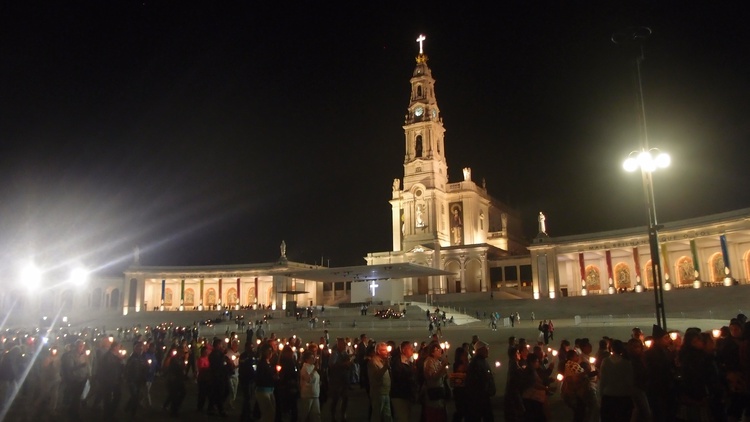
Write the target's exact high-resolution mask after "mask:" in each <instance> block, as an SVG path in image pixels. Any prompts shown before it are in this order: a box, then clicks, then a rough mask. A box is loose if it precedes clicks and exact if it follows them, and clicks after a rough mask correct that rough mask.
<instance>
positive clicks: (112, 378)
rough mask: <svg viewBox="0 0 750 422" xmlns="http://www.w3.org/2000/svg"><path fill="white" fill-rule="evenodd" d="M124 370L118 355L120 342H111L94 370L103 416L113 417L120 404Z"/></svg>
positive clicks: (120, 356)
mask: <svg viewBox="0 0 750 422" xmlns="http://www.w3.org/2000/svg"><path fill="white" fill-rule="evenodd" d="M124 372H125V365H124V364H123V358H122V355H120V343H118V342H116V341H115V342H112V344H111V345H110V346H109V350H108V351H107V353H105V354H103V355H102V357H101V359H100V360H99V365H98V369H97V371H96V373H97V381H98V385H99V389H100V390H99V391H100V392H101V399H102V403H103V404H104V406H103V407H104V416H105V417H109V418H111V417H114V415H115V411H116V410H117V406H118V405H119V404H120V397H121V396H122V380H123V374H124Z"/></svg>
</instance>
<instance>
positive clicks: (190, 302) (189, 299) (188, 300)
mask: <svg viewBox="0 0 750 422" xmlns="http://www.w3.org/2000/svg"><path fill="white" fill-rule="evenodd" d="M185 306H195V290H193V289H185Z"/></svg>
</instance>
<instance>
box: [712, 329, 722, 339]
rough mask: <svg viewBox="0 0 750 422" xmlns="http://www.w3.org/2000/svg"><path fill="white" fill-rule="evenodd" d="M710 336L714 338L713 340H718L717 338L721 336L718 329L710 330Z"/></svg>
mask: <svg viewBox="0 0 750 422" xmlns="http://www.w3.org/2000/svg"><path fill="white" fill-rule="evenodd" d="M711 334H712V335H713V336H714V338H719V336H721V330H719V329H715V330H712V331H711Z"/></svg>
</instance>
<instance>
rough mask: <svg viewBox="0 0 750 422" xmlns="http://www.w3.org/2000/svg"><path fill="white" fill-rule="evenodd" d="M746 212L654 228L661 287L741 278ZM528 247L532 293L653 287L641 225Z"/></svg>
mask: <svg viewBox="0 0 750 422" xmlns="http://www.w3.org/2000/svg"><path fill="white" fill-rule="evenodd" d="M748 216H750V209H743V210H737V211H732V212H728V213H723V214H716V215H710V216H704V217H700V218H695V219H690V220H683V221H677V222H673V223H667V224H665V225H664V228H663V229H661V230H660V232H659V243H660V245H661V249H660V253H661V256H660V258H661V261H662V263H663V268H662V271H663V276H664V281H665V283H668V284H666V285H665V290H669V289H674V288H700V287H705V286H723V285H725V284H729V285H731V284H732V283H734V282H746V281H747V279H748V274H750V268H748V264H747V259H748V256H749V255H750V219H749V218H748ZM529 250H530V252H531V263H532V274H533V283H534V296H535V297H542V298H543V297H553V294H554V295H555V296H556V295H558V294H559V293H562V295H563V296H564V295H587V294H611V293H616V292H624V291H639V290H641V288H640V287H638V286H639V284H641V285H642V288H643V289H652V288H653V280H652V275H651V274H652V273H651V255H650V249H649V244H648V236H647V233H646V230H645V228H634V229H627V230H617V231H609V232H602V233H593V234H587V235H576V236H566V237H557V238H550V237H538V238H537V239H535V241H534V243H533V244H532V245H531V246H529ZM610 276H611V278H612V287H613V289H609V287H610V281H609V279H610Z"/></svg>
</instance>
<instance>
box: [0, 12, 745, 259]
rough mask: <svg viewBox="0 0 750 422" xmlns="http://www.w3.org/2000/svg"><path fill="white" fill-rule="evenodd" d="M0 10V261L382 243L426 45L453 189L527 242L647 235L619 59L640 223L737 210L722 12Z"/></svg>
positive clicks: (738, 171)
mask: <svg viewBox="0 0 750 422" xmlns="http://www.w3.org/2000/svg"><path fill="white" fill-rule="evenodd" d="M203 3H204V4H203V5H201V6H196V5H194V2H175V1H157V2H149V1H146V2H145V3H144V2H133V1H117V0H111V1H110V0H108V1H75V2H74V1H59V2H53V1H48V2H26V1H23V2H3V3H2V5H1V6H0V145H1V146H2V153H1V154H0V169H2V173H3V177H2V178H0V180H1V181H2V183H1V184H0V265H2V271H3V274H10V272H11V271H15V270H16V268H17V266H18V265H19V264H18V263H19V262H20V261H22V260H24V259H28V258H30V257H33V259H34V260H35V261H36V262H37V263H38V264H39V265H40V266H43V267H44V268H64V267H66V266H68V265H70V264H71V263H73V262H81V263H83V264H85V265H87V266H88V267H90V268H93V269H96V270H98V271H100V272H101V273H106V274H119V273H120V272H121V271H122V269H123V268H124V267H125V266H127V265H128V264H129V263H130V261H131V259H132V250H133V248H134V247H135V245H140V248H141V261H142V263H143V264H144V265H213V264H216V265H220V264H238V263H257V262H268V261H272V260H275V259H276V258H278V256H279V247H278V246H279V244H280V242H281V240H282V239H284V240H285V241H286V243H287V245H288V257H289V259H291V260H294V261H300V262H308V263H314V262H316V261H317V262H320V259H321V257H323V259H324V261H325V262H326V263H330V265H331V266H343V265H358V264H364V260H363V259H362V257H363V256H365V255H366V253H367V252H375V251H387V250H390V249H391V221H390V218H391V213H390V204H389V203H388V200H389V199H390V197H391V185H392V182H393V179H394V178H396V177H399V178H400V177H403V156H404V135H403V129H402V125H403V121H404V120H403V119H404V114H405V112H406V107H407V106H408V103H409V89H410V86H409V78H410V77H411V72H412V70H413V69H414V58H415V56H416V54H417V52H418V44H417V43H416V42H415V39H416V38H417V36H418V35H419V34H420V33H423V34H425V35H426V37H427V40H426V41H425V43H424V48H425V52H426V53H427V54H428V56H429V62H428V63H429V65H430V67H431V68H432V71H433V76H434V77H435V79H436V81H437V82H436V94H437V100H438V104H439V106H440V109H441V112H442V116H443V119H444V123H445V127H446V143H445V148H446V156H447V160H448V166H449V177H450V180H451V181H459V180H461V179H462V176H461V169H462V168H463V167H471V168H472V173H473V179H474V180H475V181H477V182H478V183H481V180H482V178H484V179H486V182H487V187H488V189H489V191H490V193H491V194H492V195H493V196H494V197H495V198H497V199H499V200H501V201H504V202H506V203H508V204H510V205H511V206H513V207H515V208H517V209H518V210H519V212H520V214H521V216H522V217H523V219H524V228H525V233H526V235H527V237H528V238H529V239H530V238H532V237H533V236H534V235H535V234H536V228H537V222H536V215H537V214H538V213H539V211H543V212H544V213H545V214H546V216H547V229H548V233H549V234H550V235H551V236H563V235H570V234H582V233H589V232H596V231H603V230H612V229H621V228H627V227H636V226H645V225H646V223H647V214H646V209H645V205H644V201H643V190H642V186H641V179H640V176H638V175H637V174H630V173H626V172H624V171H623V170H622V166H621V163H622V161H623V160H624V158H625V157H626V156H627V155H628V153H630V152H631V151H633V150H635V149H637V148H639V145H640V144H639V142H640V141H639V136H638V126H637V120H636V115H637V109H636V108H635V86H634V84H633V80H634V77H633V75H634V72H633V71H634V59H635V50H634V49H633V48H626V47H623V46H618V45H615V44H613V43H612V42H611V37H612V35H613V33H615V32H623V31H625V30H626V28H629V27H634V26H648V27H650V28H651V29H652V30H653V35H652V36H651V38H650V39H649V40H648V41H646V43H645V57H646V60H645V61H644V62H643V67H642V69H643V86H644V95H645V103H646V113H647V123H648V134H649V140H650V145H651V146H652V147H658V148H660V149H661V150H663V151H666V152H669V153H670V154H671V156H672V160H673V162H672V166H671V167H670V168H669V169H667V170H665V171H663V172H660V173H658V174H657V175H656V176H655V190H656V202H657V207H658V217H659V220H660V222H668V221H673V220H680V219H685V218H691V217H696V216H701V215H706V214H712V213H718V212H724V211H730V210H735V209H739V208H744V207H750V189H748V188H747V185H746V183H747V181H748V169H747V155H748V154H747V153H748V143H749V142H750V119H749V118H748V117H747V112H748V110H750V95H749V94H750V77H748V75H750V63H749V62H750V51H748V50H749V48H748V45H750V35H749V31H748V30H747V20H746V17H747V15H746V14H744V13H743V10H744V9H743V7H742V5H743V3H742V2H739V1H722V2H708V1H702V2H687V1H681V2H653V1H649V2H638V1H630V2H617V1H612V2H610V1H606V2H593V1H592V2H542V1H507V2H506V1H503V2H497V3H500V4H498V5H494V6H492V7H491V8H490V7H486V6H482V5H481V4H477V3H472V2H450V3H448V2H446V3H442V2H434V3H424V2H419V3H417V2H414V4H413V5H404V4H401V3H406V2H379V1H373V2H326V1H288V2H275V1H269V2H264V1H221V2H203Z"/></svg>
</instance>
